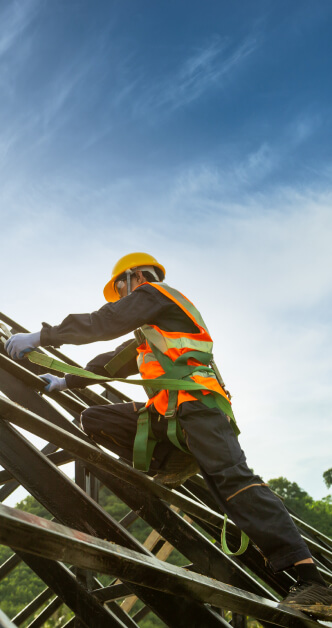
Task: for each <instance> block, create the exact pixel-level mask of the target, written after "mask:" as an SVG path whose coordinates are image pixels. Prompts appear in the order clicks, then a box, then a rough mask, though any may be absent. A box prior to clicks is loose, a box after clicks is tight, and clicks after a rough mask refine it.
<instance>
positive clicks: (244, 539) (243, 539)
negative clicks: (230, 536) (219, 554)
mask: <svg viewBox="0 0 332 628" xmlns="http://www.w3.org/2000/svg"><path fill="white" fill-rule="evenodd" d="M226 525H227V515H224V525H223V527H222V531H221V547H222V550H223V552H225V554H227V556H241V554H244V552H245V551H246V549H247V547H248V545H249V537H248V536H247V535H246V534H245V533H244V532H243V531H242V530H241V544H240V547H239V549H238V550H237V552H231V550H230V549H229V547H228V545H227V542H226Z"/></svg>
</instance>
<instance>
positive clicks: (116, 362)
mask: <svg viewBox="0 0 332 628" xmlns="http://www.w3.org/2000/svg"><path fill="white" fill-rule="evenodd" d="M137 347H138V342H137V340H136V339H135V340H132V341H131V343H130V344H128V345H127V346H126V347H125V348H124V349H122V351H119V353H117V355H115V356H114V358H112V359H111V360H110V361H109V362H107V364H106V366H105V368H106V369H107V371H108V373H109V374H110V375H114V374H115V373H117V372H118V371H119V370H120V368H121V367H122V366H125V364H128V362H130V360H132V359H133V358H135V357H137V351H136V349H137Z"/></svg>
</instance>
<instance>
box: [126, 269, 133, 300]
mask: <svg viewBox="0 0 332 628" xmlns="http://www.w3.org/2000/svg"><path fill="white" fill-rule="evenodd" d="M132 274H133V271H132V270H130V268H129V269H128V270H126V277H127V296H129V294H131V276H132Z"/></svg>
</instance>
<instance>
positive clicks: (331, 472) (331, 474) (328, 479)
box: [323, 467, 332, 488]
mask: <svg viewBox="0 0 332 628" xmlns="http://www.w3.org/2000/svg"><path fill="white" fill-rule="evenodd" d="M323 478H324V482H325V484H326V486H327V488H330V486H332V467H331V469H328V470H327V471H325V472H324V473H323Z"/></svg>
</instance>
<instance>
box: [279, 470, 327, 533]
mask: <svg viewBox="0 0 332 628" xmlns="http://www.w3.org/2000/svg"><path fill="white" fill-rule="evenodd" d="M268 483H269V486H270V488H271V489H272V490H273V491H275V492H276V493H278V495H280V497H282V499H283V500H284V502H285V505H286V506H287V507H288V508H290V509H291V510H293V511H294V513H295V514H296V515H297V516H298V517H299V518H300V519H303V521H305V522H306V523H309V525H311V526H312V527H313V528H316V529H317V530H319V531H320V532H323V533H324V534H326V535H327V536H330V537H332V498H331V496H330V495H328V496H327V497H323V499H319V500H314V499H313V498H312V497H311V496H310V495H309V494H308V493H307V492H306V491H305V490H304V489H302V488H300V487H299V485H298V484H296V482H290V481H289V480H287V478H284V477H280V478H274V479H272V480H269V482H268Z"/></svg>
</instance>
